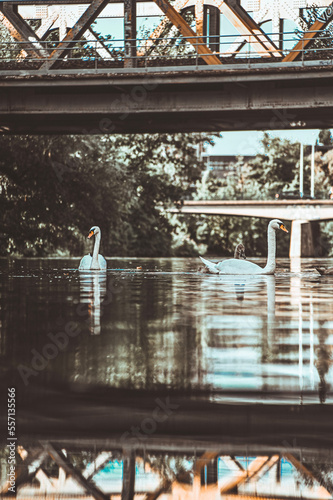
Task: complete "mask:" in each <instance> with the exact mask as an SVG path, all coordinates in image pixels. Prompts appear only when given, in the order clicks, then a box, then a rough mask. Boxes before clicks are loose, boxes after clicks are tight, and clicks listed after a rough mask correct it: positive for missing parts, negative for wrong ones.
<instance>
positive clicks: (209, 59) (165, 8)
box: [154, 0, 221, 64]
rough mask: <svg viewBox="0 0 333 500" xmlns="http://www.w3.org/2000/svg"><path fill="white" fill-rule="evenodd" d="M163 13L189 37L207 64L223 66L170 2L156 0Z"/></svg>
mask: <svg viewBox="0 0 333 500" xmlns="http://www.w3.org/2000/svg"><path fill="white" fill-rule="evenodd" d="M154 2H155V3H156V4H157V5H158V7H159V8H160V9H161V11H162V12H163V13H164V14H165V15H166V16H167V18H168V19H170V21H171V22H172V24H174V25H175V26H176V28H178V30H179V31H180V33H181V34H182V35H183V36H184V37H188V41H189V42H190V43H191V44H192V45H193V47H194V48H195V50H196V52H197V53H198V54H199V55H200V56H201V57H202V59H203V60H204V61H205V62H206V63H207V64H221V61H220V60H219V59H218V57H217V56H216V55H215V54H213V52H212V51H211V50H210V49H209V48H208V47H207V46H206V45H205V44H204V43H203V40H202V38H198V37H197V36H196V34H195V33H194V31H193V30H192V28H190V26H189V25H188V24H187V22H186V21H185V19H184V18H183V17H182V16H181V15H180V14H179V12H177V11H176V9H175V8H174V7H173V6H172V5H171V4H170V3H169V2H168V0H154Z"/></svg>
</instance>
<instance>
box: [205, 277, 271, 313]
mask: <svg viewBox="0 0 333 500" xmlns="http://www.w3.org/2000/svg"><path fill="white" fill-rule="evenodd" d="M202 285H203V288H204V289H206V290H207V291H208V290H212V289H214V290H220V291H223V292H224V293H226V294H228V295H229V296H230V295H231V294H235V297H236V299H237V300H239V301H242V300H244V298H245V296H246V293H253V292H259V291H261V290H262V288H263V287H264V286H266V290H267V314H268V316H270V317H272V316H273V317H274V316H275V276H268V275H234V276H232V275H219V276H216V275H215V276H214V277H213V276H211V275H210V276H209V277H208V276H207V277H206V278H204V279H203V280H202Z"/></svg>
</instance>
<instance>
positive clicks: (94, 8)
mask: <svg viewBox="0 0 333 500" xmlns="http://www.w3.org/2000/svg"><path fill="white" fill-rule="evenodd" d="M108 3H109V0H93V1H92V2H91V4H90V5H89V7H88V8H87V10H86V11H85V12H84V13H83V14H82V16H81V17H80V19H79V20H78V21H77V23H76V24H75V25H74V26H73V28H72V29H70V30H69V32H68V33H67V35H66V36H65V38H64V39H63V40H62V41H61V42H60V43H59V44H58V46H57V47H56V48H55V50H54V51H53V52H52V53H51V55H50V56H49V57H48V59H47V61H45V62H44V63H43V64H42V66H41V68H40V69H41V70H48V69H51V68H52V66H53V65H54V64H55V63H56V62H57V61H58V59H60V58H61V57H62V56H63V55H64V54H65V52H66V50H68V49H70V48H71V44H72V43H73V41H74V40H77V39H78V38H80V37H81V35H83V33H84V32H85V31H86V30H87V29H88V28H89V26H90V25H91V24H92V23H93V22H94V20H95V19H96V17H97V16H98V15H99V14H100V13H101V12H102V10H103V9H104V7H106V5H107V4H108Z"/></svg>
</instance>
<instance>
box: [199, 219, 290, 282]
mask: <svg viewBox="0 0 333 500" xmlns="http://www.w3.org/2000/svg"><path fill="white" fill-rule="evenodd" d="M278 229H282V231H285V232H286V233H288V230H287V228H286V227H285V225H284V224H283V222H281V221H280V220H278V219H274V220H271V221H270V223H269V224H268V229H267V244H268V255H267V264H266V266H265V267H264V268H262V267H260V266H258V265H257V264H254V263H253V262H249V261H248V260H241V259H226V260H223V261H222V262H218V263H217V264H214V262H210V261H209V260H206V259H203V258H202V257H200V259H201V260H202V262H203V263H204V264H205V266H207V267H208V269H209V270H210V272H211V273H214V274H274V271H275V267H276V264H275V253H276V231H277V230H278Z"/></svg>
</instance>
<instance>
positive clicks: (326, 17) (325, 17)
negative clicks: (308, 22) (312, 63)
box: [283, 2, 333, 62]
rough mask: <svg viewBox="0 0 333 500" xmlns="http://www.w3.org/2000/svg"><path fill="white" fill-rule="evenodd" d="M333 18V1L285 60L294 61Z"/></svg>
mask: <svg viewBox="0 0 333 500" xmlns="http://www.w3.org/2000/svg"><path fill="white" fill-rule="evenodd" d="M332 18H333V2H332V3H331V5H329V6H328V7H327V9H326V10H325V12H324V13H323V14H322V15H321V16H320V17H318V18H317V19H316V21H315V22H314V23H313V24H312V26H311V27H310V28H309V31H306V32H305V33H304V36H303V38H301V40H299V41H298V42H297V43H296V45H295V46H294V47H293V48H292V49H291V51H290V52H289V53H288V54H287V55H286V56H285V57H284V58H283V62H290V61H294V60H295V59H296V58H297V57H298V56H299V55H300V53H301V52H302V50H303V49H304V48H305V47H306V46H307V45H308V44H309V43H310V42H311V41H312V40H313V39H314V38H316V36H318V35H319V34H320V32H321V30H323V29H324V28H325V27H326V26H327V25H328V23H329V22H330V21H332Z"/></svg>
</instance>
